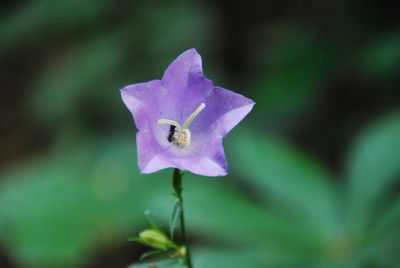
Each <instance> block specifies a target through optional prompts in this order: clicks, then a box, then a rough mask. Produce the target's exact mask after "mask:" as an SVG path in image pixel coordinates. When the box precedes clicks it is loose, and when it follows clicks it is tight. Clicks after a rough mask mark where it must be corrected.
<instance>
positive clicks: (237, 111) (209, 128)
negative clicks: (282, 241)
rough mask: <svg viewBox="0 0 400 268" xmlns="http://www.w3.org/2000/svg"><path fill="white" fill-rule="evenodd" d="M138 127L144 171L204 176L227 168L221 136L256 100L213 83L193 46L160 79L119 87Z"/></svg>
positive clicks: (140, 166)
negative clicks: (166, 170)
mask: <svg viewBox="0 0 400 268" xmlns="http://www.w3.org/2000/svg"><path fill="white" fill-rule="evenodd" d="M121 95H122V100H123V101H124V103H125V105H126V106H127V107H128V109H129V110H130V111H131V113H132V115H133V118H134V121H135V124H136V127H137V129H138V130H139V132H138V133H137V136H136V140H137V149H138V161H139V168H140V171H141V172H142V173H152V172H155V171H158V170H160V169H164V168H169V167H174V168H179V169H183V170H188V171H190V172H192V173H196V174H199V175H204V176H223V175H226V174H227V173H228V166H227V162H226V158H225V153H224V148H223V146H222V138H223V137H225V135H226V134H227V133H228V132H229V131H230V130H231V129H232V128H233V127H234V126H236V125H237V124H238V123H239V122H240V121H241V120H242V119H243V118H244V117H245V116H246V115H247V114H248V113H249V112H250V111H251V109H252V108H253V106H254V102H253V101H252V100H250V99H248V98H246V97H243V96H242V95H240V94H237V93H234V92H232V91H230V90H226V89H223V88H221V87H217V86H214V85H213V83H212V82H211V81H210V80H209V79H207V78H206V77H204V74H203V69H202V63H201V57H200V55H199V53H197V51H196V50H195V49H189V50H187V51H185V52H184V53H182V54H181V55H180V56H179V57H178V58H177V59H176V60H175V61H174V62H173V63H172V64H171V65H170V66H169V67H168V68H167V70H166V71H165V73H164V76H163V78H162V79H161V80H152V81H149V82H145V83H138V84H133V85H129V86H126V87H124V88H123V89H121Z"/></svg>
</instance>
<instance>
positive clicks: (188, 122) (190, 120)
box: [182, 103, 206, 129]
mask: <svg viewBox="0 0 400 268" xmlns="http://www.w3.org/2000/svg"><path fill="white" fill-rule="evenodd" d="M205 107H206V105H205V104H204V103H202V104H200V106H199V107H198V108H197V109H196V111H194V112H193V113H192V114H191V115H190V116H189V118H188V119H186V121H185V123H183V126H182V128H183V129H187V128H188V126H189V125H190V123H192V121H193V119H195V118H196V116H197V115H198V114H199V113H200V112H201V111H202V110H203V109H204V108H205Z"/></svg>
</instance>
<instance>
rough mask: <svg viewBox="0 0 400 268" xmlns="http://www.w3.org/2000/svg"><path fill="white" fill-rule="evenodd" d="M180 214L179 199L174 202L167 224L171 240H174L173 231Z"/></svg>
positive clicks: (180, 205)
mask: <svg viewBox="0 0 400 268" xmlns="http://www.w3.org/2000/svg"><path fill="white" fill-rule="evenodd" d="M181 213H182V202H181V201H180V200H179V199H176V200H175V205H174V209H173V210H172V215H171V219H170V223H169V233H170V237H171V239H174V231H175V229H176V226H177V225H178V223H179V218H180V216H181Z"/></svg>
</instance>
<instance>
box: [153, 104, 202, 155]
mask: <svg viewBox="0 0 400 268" xmlns="http://www.w3.org/2000/svg"><path fill="white" fill-rule="evenodd" d="M205 107H206V105H205V104H204V103H202V104H200V106H199V107H197V109H196V110H195V111H194V112H193V113H192V114H191V115H190V116H189V118H188V119H186V121H185V123H183V126H181V125H180V124H179V123H178V122H176V121H173V120H169V119H159V120H158V121H157V123H158V124H159V125H164V124H169V125H170V128H169V132H168V136H167V140H168V141H169V142H172V143H174V144H176V145H178V146H181V147H187V146H189V145H190V142H191V139H192V137H191V133H190V130H189V128H188V127H189V125H190V123H192V121H193V119H195V118H196V117H197V115H198V114H199V113H200V112H201V111H202V110H203V109H204V108H205Z"/></svg>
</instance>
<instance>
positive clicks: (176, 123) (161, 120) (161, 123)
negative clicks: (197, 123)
mask: <svg viewBox="0 0 400 268" xmlns="http://www.w3.org/2000/svg"><path fill="white" fill-rule="evenodd" d="M157 123H158V124H159V125H165V124H168V125H173V126H176V127H177V128H178V130H179V129H182V127H181V125H180V124H179V123H178V122H176V121H174V120H169V119H159V120H158V121H157Z"/></svg>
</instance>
